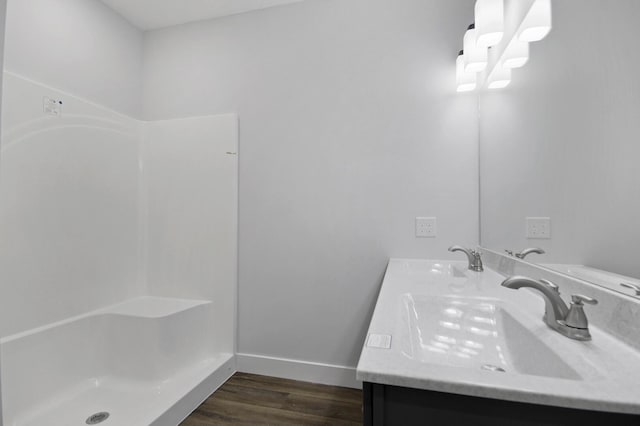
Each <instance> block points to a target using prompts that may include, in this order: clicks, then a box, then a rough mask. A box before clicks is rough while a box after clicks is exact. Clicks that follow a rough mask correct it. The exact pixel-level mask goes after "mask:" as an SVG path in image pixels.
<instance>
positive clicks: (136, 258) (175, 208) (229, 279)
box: [0, 71, 238, 426]
mask: <svg viewBox="0 0 640 426" xmlns="http://www.w3.org/2000/svg"><path fill="white" fill-rule="evenodd" d="M3 83H4V87H3V108H2V111H3V115H2V144H1V156H0V158H1V162H0V242H1V243H0V381H1V385H2V393H1V394H2V419H0V424H4V425H5V426H26V425H47V426H58V425H59V426H70V425H84V424H104V425H109V426H137V425H141V426H142V425H176V424H178V423H179V422H180V421H181V420H182V419H184V417H185V416H187V415H188V414H189V413H190V412H191V411H192V410H193V409H194V408H195V407H197V406H198V405H199V404H200V403H201V402H202V401H203V400H204V399H205V398H206V397H207V396H209V395H210V394H211V393H212V392H213V391H214V390H215V389H216V388H217V387H218V386H220V385H221V384H222V383H223V382H224V381H225V380H226V379H227V378H228V377H229V376H230V375H231V374H233V373H234V372H235V358H234V352H235V322H236V321H235V318H236V297H237V296H236V295H237V160H238V119H237V116H235V115H234V114H227V115H217V116H204V117H193V118H180V119H173V120H166V121H153V122H151V121H146V122H145V121H140V120H138V119H134V118H131V117H128V116H126V115H123V114H120V113H117V112H114V111H112V110H110V109H108V108H105V107H104V106H101V105H97V104H95V103H92V102H89V101H87V100H84V99H82V98H80V97H77V96H75V95H74V94H72V93H66V92H64V91H61V90H58V89H57V88H54V87H49V86H47V85H45V84H43V83H41V82H38V81H33V80H31V79H29V78H26V77H25V76H22V75H19V74H17V73H12V72H8V71H5V72H4V79H3ZM2 420H3V421H4V423H2Z"/></svg>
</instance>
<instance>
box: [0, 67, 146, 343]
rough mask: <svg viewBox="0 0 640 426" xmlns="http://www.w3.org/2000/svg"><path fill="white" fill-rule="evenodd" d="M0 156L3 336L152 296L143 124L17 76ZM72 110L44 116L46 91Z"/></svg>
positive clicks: (10, 80) (10, 79)
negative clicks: (141, 209) (143, 262)
mask: <svg viewBox="0 0 640 426" xmlns="http://www.w3.org/2000/svg"><path fill="white" fill-rule="evenodd" d="M3 83H4V93H3V105H2V112H3V114H2V145H1V148H2V149H1V154H0V160H1V161H0V241H2V244H0V284H1V286H0V337H6V336H7V335H10V334H13V333H17V332H20V331H24V330H28V329H31V328H34V327H38V326H41V325H44V324H47V323H51V322H54V321H58V320H62V319H65V318H69V317H72V316H74V315H79V314H82V313H85V312H87V311H90V310H93V309H97V308H98V307H102V306H107V305H109V304H113V303H116V302H119V301H121V300H124V299H127V298H129V297H133V296H139V295H142V294H143V293H144V283H143V282H141V281H140V280H139V277H138V243H139V240H138V220H139V217H138V198H137V197H138V185H137V182H138V149H139V140H140V134H141V128H140V123H139V122H137V121H136V120H133V119H130V118H127V117H125V116H121V115H118V114H116V113H113V112H111V111H109V110H105V109H104V108H101V107H99V106H96V105H93V104H88V103H87V102H85V101H83V100H80V99H77V98H75V97H73V96H71V95H69V94H66V93H63V92H59V91H57V90H54V89H52V88H49V87H46V86H42V85H40V84H37V83H34V82H32V81H28V80H25V79H23V78H21V77H18V76H15V75H13V74H10V73H5V75H4V81H3ZM45 96H46V97H49V98H52V99H56V100H61V101H62V102H63V105H62V115H61V116H51V115H47V114H45V113H44V112H43V105H42V102H43V97H45Z"/></svg>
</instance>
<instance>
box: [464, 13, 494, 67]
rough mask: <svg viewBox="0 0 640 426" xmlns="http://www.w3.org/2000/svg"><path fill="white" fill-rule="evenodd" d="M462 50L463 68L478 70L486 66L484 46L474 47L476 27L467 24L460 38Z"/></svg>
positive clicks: (486, 55) (486, 58)
mask: <svg viewBox="0 0 640 426" xmlns="http://www.w3.org/2000/svg"><path fill="white" fill-rule="evenodd" d="M462 49H463V50H464V70H465V71H466V72H480V71H484V69H485V68H486V67H487V62H488V53H487V49H485V48H478V47H476V29H475V26H474V25H473V24H472V25H469V29H468V30H467V32H466V33H464V39H463V40H462Z"/></svg>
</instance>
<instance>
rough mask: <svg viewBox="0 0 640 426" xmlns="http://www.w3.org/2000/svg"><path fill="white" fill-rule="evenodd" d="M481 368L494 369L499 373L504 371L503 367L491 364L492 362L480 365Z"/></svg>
mask: <svg viewBox="0 0 640 426" xmlns="http://www.w3.org/2000/svg"><path fill="white" fill-rule="evenodd" d="M480 368H482V369H483V370H487V371H496V372H499V373H506V370H505V369H504V368H500V367H498V366H497V365H492V364H484V365H483V366H482V367H480Z"/></svg>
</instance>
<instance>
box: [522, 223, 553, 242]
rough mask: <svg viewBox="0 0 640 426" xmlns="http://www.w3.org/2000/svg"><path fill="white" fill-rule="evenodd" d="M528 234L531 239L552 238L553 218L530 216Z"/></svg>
mask: <svg viewBox="0 0 640 426" xmlns="http://www.w3.org/2000/svg"><path fill="white" fill-rule="evenodd" d="M526 235H527V238H528V239H531V240H549V239H551V218H549V217H528V218H527V234H526Z"/></svg>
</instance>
